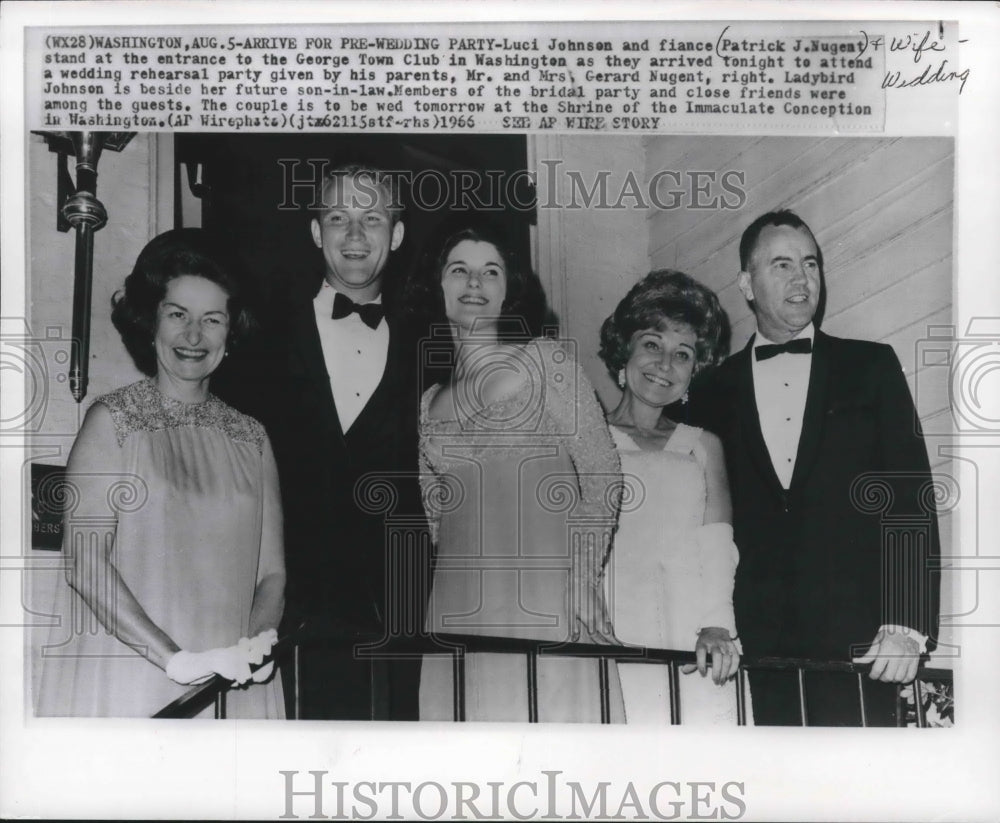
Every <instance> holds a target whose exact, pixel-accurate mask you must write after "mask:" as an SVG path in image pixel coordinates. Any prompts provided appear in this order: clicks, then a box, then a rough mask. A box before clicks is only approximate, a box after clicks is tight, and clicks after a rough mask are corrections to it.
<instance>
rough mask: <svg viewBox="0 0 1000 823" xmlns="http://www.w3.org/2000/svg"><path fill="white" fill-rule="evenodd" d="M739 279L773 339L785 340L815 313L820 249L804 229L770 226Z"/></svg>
mask: <svg viewBox="0 0 1000 823" xmlns="http://www.w3.org/2000/svg"><path fill="white" fill-rule="evenodd" d="M749 268H750V271H749V272H746V271H741V272H740V275H739V279H738V280H737V283H738V285H739V287H740V291H742V292H743V296H744V297H746V299H747V300H751V301H753V312H754V314H755V315H756V317H757V328H758V329H759V330H760V333H761V334H763V335H764V336H765V337H766V338H768V340H773V341H774V342H775V343H784V342H786V341H788V340H791V339H792V338H793V337H794V336H795V335H796V334H798V333H799V332H800V331H802V329H804V328H805V327H806V326H808V325H809V324H810V323H811V322H812V319H813V315H815V314H816V307H817V306H818V305H819V294H820V286H821V278H822V273H821V272H820V266H819V252H818V249H817V247H816V241H815V240H813V236H812V234H811V233H810V232H809V231H808V230H807V229H805V228H793V227H792V226H765V227H764V229H763V230H762V231H761V233H760V237H759V238H758V239H757V245H756V247H755V248H754V250H753V253H752V255H751V257H750V263H749Z"/></svg>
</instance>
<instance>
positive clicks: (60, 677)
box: [36, 229, 285, 718]
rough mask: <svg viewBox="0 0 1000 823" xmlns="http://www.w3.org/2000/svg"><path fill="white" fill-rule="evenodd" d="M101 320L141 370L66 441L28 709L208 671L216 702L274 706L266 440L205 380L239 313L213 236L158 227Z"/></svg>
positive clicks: (265, 710)
mask: <svg viewBox="0 0 1000 823" xmlns="http://www.w3.org/2000/svg"><path fill="white" fill-rule="evenodd" d="M112 320H113V321H114V324H115V326H116V328H117V329H118V330H119V332H120V333H121V335H122V339H123V341H124V343H125V345H126V347H127V348H128V350H129V353H130V354H131V355H132V357H133V359H134V360H135V361H136V365H137V366H138V367H139V368H140V369H141V370H142V371H143V372H145V373H146V374H147V375H149V377H148V378H147V379H146V380H142V381H140V382H138V383H133V384H132V385H129V386H125V387H123V388H121V389H118V390H116V391H113V392H111V393H109V394H106V395H103V396H102V397H98V398H97V399H96V400H95V401H94V403H93V405H92V406H91V407H90V409H89V410H88V412H87V414H86V417H85V419H84V422H83V425H82V427H81V429H80V432H79V434H78V435H77V438H76V441H75V443H74V445H73V449H72V451H71V452H70V456H69V461H68V464H67V467H66V483H65V486H64V487H63V491H64V492H65V494H64V499H65V504H66V506H65V517H64V534H65V540H64V554H65V558H66V580H65V582H64V583H62V584H61V585H60V586H59V587H58V602H57V607H56V608H57V612H56V614H57V615H58V616H59V617H60V625H59V626H58V627H57V628H55V629H54V630H53V631H52V634H51V637H50V639H49V642H48V643H47V644H46V646H45V647H44V648H43V649H42V656H43V668H42V676H41V682H40V690H39V692H40V693H39V695H38V700H37V706H36V708H37V713H38V714H39V715H48V716H52V715H57V716H70V717H143V716H145V717H149V716H150V715H152V714H154V713H155V712H156V711H158V710H159V709H161V708H163V707H164V706H165V705H166V704H168V703H170V702H171V701H173V700H175V699H176V698H178V697H179V696H181V695H182V694H184V693H185V692H186V691H187V690H188V689H189V688H190V687H191V685H192V684H195V683H199V682H203V681H205V680H207V679H208V678H210V677H211V676H213V675H215V674H220V675H222V676H223V677H225V678H227V679H229V680H232V681H234V685H233V688H232V689H231V690H230V691H229V692H228V693H227V716H229V717H260V718H264V717H282V716H283V711H284V709H283V700H282V695H281V691H280V681H279V679H278V678H274V677H273V676H271V675H272V669H273V664H269V665H268V666H265V667H263V668H261V669H258V670H257V671H255V672H254V673H253V674H252V675H251V670H250V665H251V664H258V663H260V662H261V661H262V660H263V658H264V657H265V655H267V654H268V652H269V651H270V649H271V646H272V645H273V643H274V642H275V640H276V638H277V633H276V629H277V626H278V622H279V620H280V619H281V614H282V610H283V607H284V586H285V568H284V556H283V550H282V519H281V507H280V502H279V494H278V479H277V472H276V469H275V464H274V458H273V456H272V454H271V447H270V444H269V443H268V439H267V436H266V435H265V433H264V429H263V427H262V426H261V425H260V423H258V422H257V421H256V420H254V419H252V418H250V417H247V416H245V415H242V414H240V413H239V412H237V411H236V410H234V409H232V408H230V407H229V406H227V405H225V404H224V403H222V401H220V400H218V399H217V398H216V397H214V396H213V395H211V394H210V393H209V390H208V387H209V379H210V377H211V375H212V373H213V372H214V371H215V370H216V368H217V367H218V366H219V365H220V364H221V363H222V360H223V358H224V357H225V355H226V349H227V346H229V345H231V344H233V343H234V342H235V341H238V340H239V338H240V337H241V335H243V334H244V333H245V332H246V331H247V329H248V324H249V317H248V315H247V314H246V313H245V310H244V309H242V308H241V301H240V296H239V289H238V286H237V282H236V280H235V279H234V276H233V270H232V268H231V266H229V265H228V261H227V256H226V254H225V252H224V251H222V250H220V249H219V248H218V247H217V246H215V245H214V244H213V243H212V242H211V241H210V240H209V238H208V236H207V235H206V234H205V233H204V232H202V231H201V230H200V229H179V230H175V231H170V232H167V233H166V234H162V235H160V236H159V237H156V238H155V239H153V240H152V241H150V243H149V244H148V245H147V246H146V247H145V248H144V249H143V251H142V252H141V254H140V255H139V258H138V259H137V261H136V264H135V267H134V269H133V271H132V273H131V274H130V275H129V277H128V278H127V279H126V281H125V289H124V292H123V293H120V295H119V296H118V297H117V298H116V300H115V303H114V308H113V312H112ZM241 684H246V685H241ZM207 714H208V715H209V716H211V709H209V710H207Z"/></svg>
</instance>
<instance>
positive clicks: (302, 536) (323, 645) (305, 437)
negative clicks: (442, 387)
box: [244, 165, 430, 720]
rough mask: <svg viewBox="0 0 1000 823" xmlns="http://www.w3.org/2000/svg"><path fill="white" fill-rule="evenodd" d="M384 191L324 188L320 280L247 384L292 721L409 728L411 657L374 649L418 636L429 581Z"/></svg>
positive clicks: (413, 339) (338, 173)
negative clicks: (289, 637) (277, 486)
mask: <svg viewBox="0 0 1000 823" xmlns="http://www.w3.org/2000/svg"><path fill="white" fill-rule="evenodd" d="M393 183H394V181H393V180H392V178H391V177H390V176H388V175H386V174H385V173H384V172H381V171H380V170H378V169H375V168H372V167H368V166H362V165H350V166H340V167H337V168H335V169H334V170H333V171H332V172H331V173H330V174H328V175H327V176H326V177H325V179H324V181H323V187H322V206H321V209H320V210H319V212H318V213H317V214H316V215H315V216H314V217H313V219H312V220H311V221H310V232H311V236H312V240H313V243H315V245H316V247H317V248H318V249H319V250H320V251H321V252H322V256H323V261H324V266H323V269H324V271H323V279H322V282H321V283H319V284H318V285H317V286H316V287H315V288H316V289H317V290H316V291H315V292H313V293H312V294H309V295H301V296H299V297H293V298H292V305H291V308H290V309H289V310H288V311H287V312H285V316H284V317H282V318H280V319H279V321H278V323H277V328H276V329H275V330H274V333H273V334H272V335H271V338H272V344H273V351H271V352H269V353H268V355H267V357H268V361H269V363H270V365H268V366H263V364H258V367H259V368H260V369H261V373H260V374H258V375H256V376H255V375H253V374H250V375H247V376H246V377H245V378H244V380H245V381H251V382H253V381H256V393H257V394H258V395H267V396H266V397H258V401H260V402H259V403H258V404H256V409H260V410H261V416H262V417H263V418H264V420H265V423H266V424H267V426H268V428H269V430H270V432H271V435H272V440H273V442H274V448H275V454H276V457H277V461H278V465H279V470H280V476H281V487H282V499H283V503H284V509H285V523H286V529H285V533H286V558H287V568H288V597H287V601H288V606H287V609H286V621H285V622H286V626H287V629H288V630H291V629H293V628H296V627H298V626H299V625H300V624H304V627H305V628H304V632H303V633H302V636H301V644H300V647H299V650H298V652H297V655H296V659H295V662H294V677H292V676H291V674H289V676H288V677H286V693H288V694H289V695H290V694H292V693H293V689H294V693H296V694H297V700H298V712H299V717H301V718H302V719H312V720H323V719H334V720H364V719H376V720H415V719H417V708H418V690H419V679H420V660H419V658H415V659H404V658H401V657H399V656H397V655H393V654H391V653H390V654H387V653H386V651H385V650H384V649H383V648H382V647H383V642H382V641H384V640H389V639H391V637H393V636H397V635H399V634H406V635H413V634H419V633H421V632H422V631H423V619H424V611H423V610H424V607H425V605H426V599H427V594H428V591H429V580H430V569H429V563H430V560H429V558H430V547H429V535H428V533H427V527H426V522H425V520H424V515H423V507H422V505H421V498H420V490H419V483H418V465H417V410H418V397H419V394H418V389H419V385H418V373H419V363H418V358H419V349H418V342H417V335H416V334H414V333H413V332H412V331H411V330H410V329H408V328H406V327H405V326H404V324H403V322H402V320H401V319H400V318H397V317H395V316H392V315H391V314H390V313H389V312H387V311H386V310H385V309H384V308H383V306H382V289H383V285H384V281H385V276H386V273H387V264H388V263H389V259H390V256H391V255H392V253H393V252H394V251H395V250H396V249H398V248H399V246H400V244H401V243H402V241H403V235H404V223H403V219H402V217H403V214H402V205H401V202H400V200H399V197H398V195H397V192H396V189H395V187H394V185H393ZM253 409H254V407H252V406H250V405H249V404H248V410H250V411H251V413H253ZM286 669H288V671H289V672H290V671H291V669H292V667H290V666H289V667H286Z"/></svg>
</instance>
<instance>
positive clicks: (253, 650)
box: [237, 629, 278, 683]
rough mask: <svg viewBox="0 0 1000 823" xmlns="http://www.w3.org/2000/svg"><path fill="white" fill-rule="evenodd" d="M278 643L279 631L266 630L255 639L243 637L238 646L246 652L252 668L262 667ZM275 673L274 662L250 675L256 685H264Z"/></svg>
mask: <svg viewBox="0 0 1000 823" xmlns="http://www.w3.org/2000/svg"><path fill="white" fill-rule="evenodd" d="M277 642H278V630H277V629H266V630H264V631H262V632H261V633H260V634H258V635H255V636H254V637H250V638H247V637H241V638H240V642H239V643H238V644H237V645H238V646H239V647H240V648H241V649H243V650H244V652H246V655H247V660H248V662H249V663H250V665H252V666H260V664H261V663H262V662H263V661H264V658H265V657H267V656H268V655H269V654H270V653H271V647H272V646H274V644H275V643H277ZM273 671H274V661H273V660H272V661H270V662H269V663H268V664H267V665H266V666H261V667H260V668H259V669H257V670H256V671H254V672H253V674H251V675H250V678H251V680H253V682H254V683H263V682H264V681H265V680H267V679H268V678H269V677H270V676H271V672H273Z"/></svg>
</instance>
